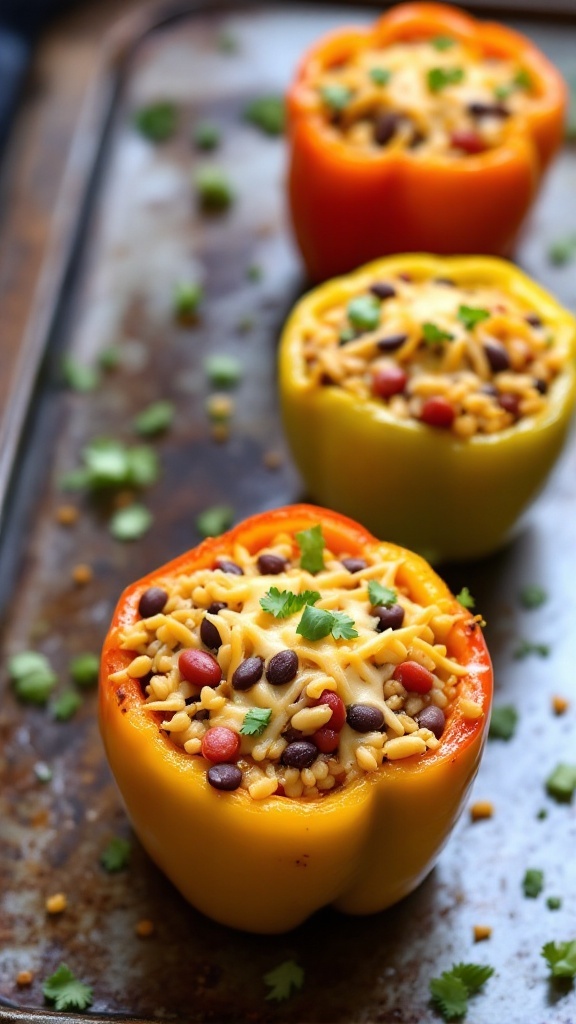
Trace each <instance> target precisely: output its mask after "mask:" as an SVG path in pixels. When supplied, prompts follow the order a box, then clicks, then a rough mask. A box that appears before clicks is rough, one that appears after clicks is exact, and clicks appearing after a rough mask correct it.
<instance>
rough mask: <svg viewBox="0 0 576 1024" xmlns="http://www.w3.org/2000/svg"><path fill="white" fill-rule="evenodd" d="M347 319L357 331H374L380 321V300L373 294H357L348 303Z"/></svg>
mask: <svg viewBox="0 0 576 1024" xmlns="http://www.w3.org/2000/svg"><path fill="white" fill-rule="evenodd" d="M346 312H347V314H348V319H349V321H350V323H351V324H352V327H355V328H356V330H358V331H374V330H375V329H376V328H377V327H378V324H379V323H380V302H379V301H378V299H377V298H376V296H375V295H358V296H356V298H355V299H352V300H351V301H350V302H349V303H348V307H347V310H346Z"/></svg>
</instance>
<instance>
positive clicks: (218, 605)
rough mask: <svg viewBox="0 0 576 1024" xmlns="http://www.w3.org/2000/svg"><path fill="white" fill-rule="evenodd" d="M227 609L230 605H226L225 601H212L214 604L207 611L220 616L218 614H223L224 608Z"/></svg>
mask: <svg viewBox="0 0 576 1024" xmlns="http://www.w3.org/2000/svg"><path fill="white" fill-rule="evenodd" d="M227 607H228V605H227V604H226V602H225V601H212V604H209V605H208V607H207V609H206V611H207V612H208V613H209V614H210V615H218V612H221V611H222V609H223V608H227Z"/></svg>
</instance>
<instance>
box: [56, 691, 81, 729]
mask: <svg viewBox="0 0 576 1024" xmlns="http://www.w3.org/2000/svg"><path fill="white" fill-rule="evenodd" d="M81 706H82V697H81V696H80V694H79V693H75V692H74V690H64V692H63V693H59V694H58V696H57V698H56V700H55V701H54V703H53V704H52V715H53V717H54V718H55V719H56V721H57V722H67V721H68V720H69V719H70V718H73V716H74V715H75V714H76V712H77V711H78V708H80V707H81Z"/></svg>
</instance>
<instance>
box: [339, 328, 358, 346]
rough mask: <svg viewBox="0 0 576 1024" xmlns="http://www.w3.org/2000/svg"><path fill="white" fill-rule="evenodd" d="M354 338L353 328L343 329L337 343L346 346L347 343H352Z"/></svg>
mask: <svg viewBox="0 0 576 1024" xmlns="http://www.w3.org/2000/svg"><path fill="white" fill-rule="evenodd" d="M355 337H356V331H355V330H354V328H353V327H343V328H342V330H341V331H340V333H339V335H338V343H339V344H340V345H347V344H348V342H349V341H354V338H355Z"/></svg>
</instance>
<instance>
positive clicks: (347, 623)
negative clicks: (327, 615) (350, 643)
mask: <svg viewBox="0 0 576 1024" xmlns="http://www.w3.org/2000/svg"><path fill="white" fill-rule="evenodd" d="M330 632H331V633H332V636H333V637H334V639H335V640H353V639H354V637H357V636H358V635H359V634H358V630H357V629H355V628H354V619H351V618H350V616H349V615H346V612H332V629H331V630H330Z"/></svg>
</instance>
